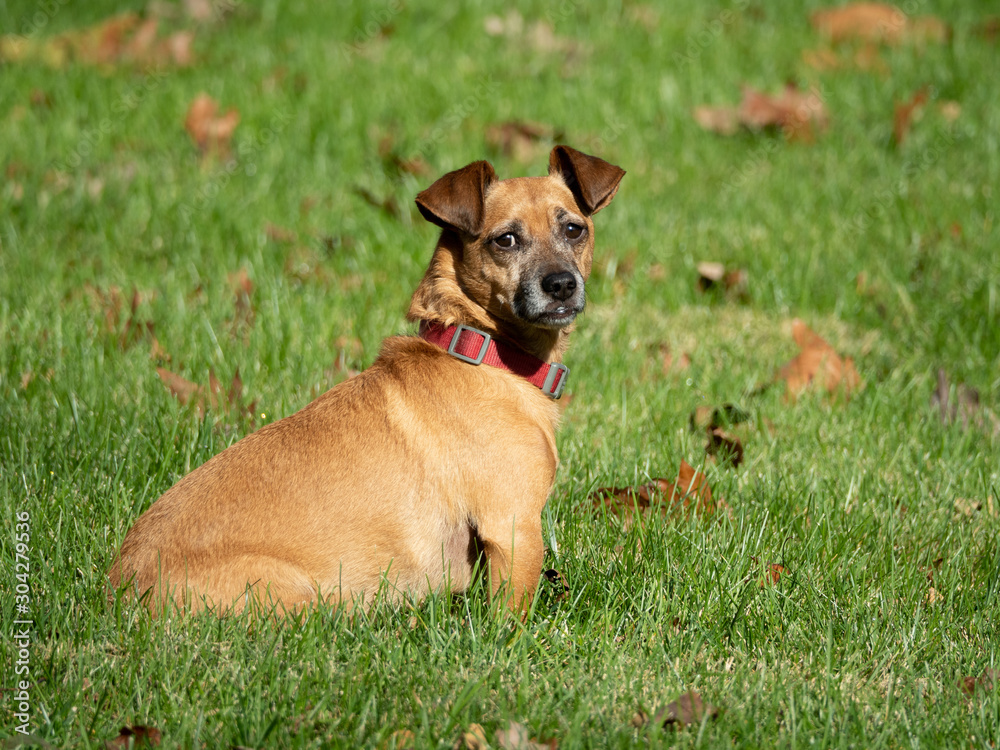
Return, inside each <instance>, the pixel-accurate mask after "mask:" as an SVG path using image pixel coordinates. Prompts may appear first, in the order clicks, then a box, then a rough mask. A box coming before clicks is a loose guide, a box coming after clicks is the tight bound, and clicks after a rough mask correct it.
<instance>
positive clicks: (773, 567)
mask: <svg viewBox="0 0 1000 750" xmlns="http://www.w3.org/2000/svg"><path fill="white" fill-rule="evenodd" d="M750 561H751V562H753V564H754V565H760V560H758V559H757V558H756V557H754V556H753V555H751V556H750ZM787 572H788V568H786V567H785V566H784V565H779V564H778V563H768V564H767V565H766V566H765V571H764V577H763V578H762V579H760V581H759V585H760V587H761V588H764V587H765V586H768V585H771V586H773V585H775V584H777V583H778V582H779V581H780V580H781V576H782V575H783V574H784V573H787ZM747 580H750V579H749V578H748V579H747Z"/></svg>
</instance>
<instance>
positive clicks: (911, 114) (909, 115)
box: [892, 86, 927, 146]
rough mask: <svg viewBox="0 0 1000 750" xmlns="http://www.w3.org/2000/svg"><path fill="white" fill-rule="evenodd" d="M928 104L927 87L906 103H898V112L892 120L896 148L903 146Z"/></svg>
mask: <svg viewBox="0 0 1000 750" xmlns="http://www.w3.org/2000/svg"><path fill="white" fill-rule="evenodd" d="M926 103H927V87H926V86H923V87H922V88H921V89H920V90H919V91H917V93H915V94H914V95H913V97H912V98H911V99H910V100H909V101H906V102H896V110H895V114H894V115H893V120H892V140H893V142H894V143H895V144H896V146H901V145H902V144H903V141H904V140H906V136H907V134H908V133H909V132H910V125H911V123H912V122H913V120H914V118H915V117H917V116H918V115H919V113H920V112H921V111H922V110H923V107H924V105H925V104H926Z"/></svg>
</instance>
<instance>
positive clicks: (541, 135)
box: [485, 120, 563, 163]
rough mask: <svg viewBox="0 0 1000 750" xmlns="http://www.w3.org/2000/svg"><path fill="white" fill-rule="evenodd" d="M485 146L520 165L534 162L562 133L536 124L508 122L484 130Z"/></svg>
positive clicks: (561, 136) (560, 137) (559, 138)
mask: <svg viewBox="0 0 1000 750" xmlns="http://www.w3.org/2000/svg"><path fill="white" fill-rule="evenodd" d="M485 137H486V145H487V146H489V147H490V148H492V149H493V150H495V151H499V152H500V153H502V154H503V155H504V156H506V157H507V158H509V159H513V160H514V161H517V162H521V163H528V162H532V161H534V160H535V159H536V158H537V156H538V155H539V154H540V153H541V152H542V151H543V150H546V149H547V148H548V146H549V145H551V144H552V143H554V142H555V141H558V140H561V139H562V138H563V133H562V132H561V131H559V130H557V129H555V128H552V127H549V126H548V125H542V124H541V123H537V122H521V121H515V120H510V121H508V122H501V123H497V124H495V125H490V126H489V127H487V128H486V136H485Z"/></svg>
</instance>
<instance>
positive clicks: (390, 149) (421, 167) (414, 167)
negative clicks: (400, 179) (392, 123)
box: [378, 135, 432, 177]
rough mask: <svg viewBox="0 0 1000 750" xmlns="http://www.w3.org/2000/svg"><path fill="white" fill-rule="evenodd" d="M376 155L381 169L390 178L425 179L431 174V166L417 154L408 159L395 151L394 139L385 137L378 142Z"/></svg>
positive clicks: (388, 136)
mask: <svg viewBox="0 0 1000 750" xmlns="http://www.w3.org/2000/svg"><path fill="white" fill-rule="evenodd" d="M378 155H379V157H380V158H381V159H382V167H383V169H385V171H386V172H388V173H389V174H390V175H391V176H398V175H402V174H410V175H413V176H414V177H427V176H429V175H430V174H431V172H432V170H431V166H430V164H428V163H427V162H426V161H425V160H424V158H423V157H422V156H420V155H419V154H417V155H416V156H412V157H409V158H406V157H403V156H401V155H400V154H399V152H398V151H396V148H395V138H393V137H392V135H386V136H385V137H384V138H382V140H381V141H379V144H378Z"/></svg>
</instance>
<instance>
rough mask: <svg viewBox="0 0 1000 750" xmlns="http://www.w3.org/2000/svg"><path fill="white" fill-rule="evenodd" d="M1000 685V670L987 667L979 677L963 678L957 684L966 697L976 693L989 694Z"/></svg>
mask: <svg viewBox="0 0 1000 750" xmlns="http://www.w3.org/2000/svg"><path fill="white" fill-rule="evenodd" d="M998 685H1000V669H993V668H992V667H987V668H986V669H985V670H984V671H983V673H982V674H981V675H979V677H963V678H962V679H961V680H959V682H958V686H959V688H960V689H961V690H962V692H963V693H965V694H967V695H970V696H971V695H974V694H975V693H976V692H990V691H992V690H993V689H994V688H996V687H997V686H998Z"/></svg>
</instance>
